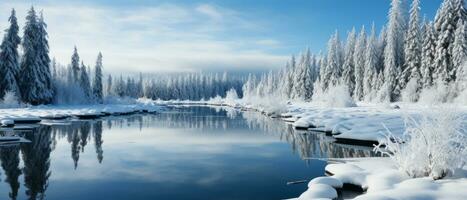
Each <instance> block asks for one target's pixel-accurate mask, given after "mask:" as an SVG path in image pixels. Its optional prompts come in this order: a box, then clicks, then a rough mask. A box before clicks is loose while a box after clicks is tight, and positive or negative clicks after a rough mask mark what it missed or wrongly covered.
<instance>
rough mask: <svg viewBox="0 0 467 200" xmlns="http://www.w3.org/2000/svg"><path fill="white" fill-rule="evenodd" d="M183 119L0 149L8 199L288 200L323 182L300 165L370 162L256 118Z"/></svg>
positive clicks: (85, 130)
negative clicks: (330, 160) (313, 181)
mask: <svg viewBox="0 0 467 200" xmlns="http://www.w3.org/2000/svg"><path fill="white" fill-rule="evenodd" d="M180 110H181V111H183V112H170V113H164V114H159V115H140V116H127V117H120V118H108V119H104V120H103V121H87V122H73V123H72V125H70V126H51V127H50V126H47V127H46V126H43V127H41V128H39V129H38V130H36V131H35V132H34V133H27V134H26V135H25V136H26V137H27V138H28V139H30V140H32V143H29V144H24V145H21V146H17V147H8V148H0V150H1V152H0V158H2V159H1V162H2V169H3V171H2V174H1V178H2V183H0V184H1V185H2V186H1V187H0V199H5V198H8V197H9V193H12V191H13V193H12V194H11V195H10V196H12V198H13V197H14V196H17V197H18V199H35V198H37V199H39V198H40V197H41V195H43V194H44V193H45V197H44V199H68V200H74V199H116V200H119V199H283V198H290V197H294V196H297V195H298V194H299V193H300V192H302V191H303V190H304V187H306V185H294V186H286V184H285V183H286V182H287V181H291V180H301V179H308V178H312V177H314V176H319V175H322V174H323V173H324V170H323V167H324V164H325V163H324V162H323V161H316V160H313V161H303V160H302V159H301V158H302V157H331V156H332V157H339V156H340V157H347V156H368V155H370V154H369V153H368V151H367V150H358V149H357V150H353V149H351V150H346V149H348V148H342V147H339V146H336V145H329V142H327V141H325V140H323V139H322V138H318V136H317V135H315V134H306V135H305V134H296V133H294V132H293V130H292V129H290V127H288V126H286V125H285V124H284V123H283V122H280V121H277V120H271V119H268V118H265V117H263V116H261V115H258V114H255V113H243V114H241V113H235V112H234V111H232V110H227V111H225V110H217V111H216V110H214V109H210V108H202V107H196V108H181V109H180ZM15 160H16V162H14V161H15ZM18 186H19V188H18ZM15 191H17V194H15V193H16V192H15Z"/></svg>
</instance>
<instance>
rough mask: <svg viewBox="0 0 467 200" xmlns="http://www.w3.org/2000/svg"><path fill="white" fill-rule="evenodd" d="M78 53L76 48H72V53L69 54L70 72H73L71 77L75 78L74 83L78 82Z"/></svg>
mask: <svg viewBox="0 0 467 200" xmlns="http://www.w3.org/2000/svg"><path fill="white" fill-rule="evenodd" d="M79 69H80V68H79V55H78V49H77V48H76V46H75V48H74V50H73V55H72V56H71V70H72V72H73V73H72V74H73V78H74V80H75V82H76V83H78V82H79V75H80V73H79Z"/></svg>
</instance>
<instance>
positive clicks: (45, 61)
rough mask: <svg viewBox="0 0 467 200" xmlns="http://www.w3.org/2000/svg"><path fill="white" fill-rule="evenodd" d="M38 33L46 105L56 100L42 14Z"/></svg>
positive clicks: (43, 95)
mask: <svg viewBox="0 0 467 200" xmlns="http://www.w3.org/2000/svg"><path fill="white" fill-rule="evenodd" d="M37 25H38V31H37V34H38V35H37V37H36V38H37V47H36V50H37V52H36V53H37V57H38V58H39V72H40V76H39V77H40V80H41V82H43V83H44V86H45V87H44V88H42V91H41V96H42V98H43V99H44V103H51V102H52V100H53V98H54V95H55V94H54V93H55V88H54V85H53V82H52V74H51V73H50V56H49V41H48V39H47V38H48V34H47V24H46V23H45V21H44V15H43V13H42V12H41V13H40V16H39V19H38V22H37Z"/></svg>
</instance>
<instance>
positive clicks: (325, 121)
mask: <svg viewBox="0 0 467 200" xmlns="http://www.w3.org/2000/svg"><path fill="white" fill-rule="evenodd" d="M156 102H157V103H158V104H161V105H206V106H228V107H232V108H236V109H239V110H253V111H257V112H260V113H262V114H264V115H267V116H270V117H273V118H281V119H282V120H283V121H285V122H287V123H291V124H292V126H293V127H294V128H296V129H300V130H310V131H314V132H324V133H326V134H327V135H329V136H332V137H333V138H335V139H336V140H337V141H339V142H342V143H350V144H354V143H359V144H363V145H366V146H368V145H370V146H372V144H375V143H378V142H380V141H381V140H384V139H386V135H387V133H388V131H390V132H391V133H392V134H393V135H395V136H401V135H402V134H403V133H404V131H405V119H406V118H408V117H409V118H411V119H413V120H417V119H418V118H419V117H420V116H421V115H423V114H424V113H425V112H427V111H430V110H432V109H434V108H438V107H441V108H450V109H455V110H456V111H457V112H459V113H461V114H462V115H463V116H464V118H466V119H467V106H458V105H454V104H446V105H442V106H428V105H421V104H414V103H401V102H398V103H393V104H368V103H361V102H360V103H357V106H355V107H342V108H329V107H326V106H323V105H320V104H317V103H292V104H287V105H282V107H281V108H277V107H270V106H265V105H252V104H250V103H245V102H244V101H243V100H241V99H239V100H236V101H228V100H223V99H214V100H209V101H156ZM443 106H444V107H443Z"/></svg>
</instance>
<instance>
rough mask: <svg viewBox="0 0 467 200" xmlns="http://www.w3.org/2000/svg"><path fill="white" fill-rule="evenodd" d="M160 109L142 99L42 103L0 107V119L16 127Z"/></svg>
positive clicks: (5, 124)
mask: <svg viewBox="0 0 467 200" xmlns="http://www.w3.org/2000/svg"><path fill="white" fill-rule="evenodd" d="M162 109H163V107H162V106H160V105H158V104H156V103H155V102H153V101H150V100H142V99H141V100H137V101H135V102H132V103H116V104H91V105H47V106H44V105H42V106H31V107H25V108H7V109H0V121H1V122H2V126H4V127H6V126H11V124H12V123H13V124H15V127H17V124H24V123H27V124H34V123H39V122H41V121H42V120H65V119H68V118H78V119H95V118H99V117H103V116H108V115H128V114H135V113H157V112H160V111H161V110H162ZM18 128H20V127H18Z"/></svg>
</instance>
